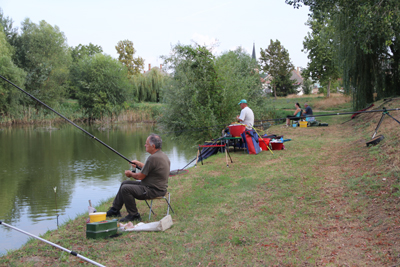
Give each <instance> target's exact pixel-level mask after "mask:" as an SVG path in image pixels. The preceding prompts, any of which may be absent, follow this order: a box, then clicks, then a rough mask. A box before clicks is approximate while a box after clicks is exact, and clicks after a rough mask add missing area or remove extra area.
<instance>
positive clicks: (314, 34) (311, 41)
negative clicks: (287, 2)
mask: <svg viewBox="0 0 400 267" xmlns="http://www.w3.org/2000/svg"><path fill="white" fill-rule="evenodd" d="M306 25H308V26H310V28H311V33H310V32H308V34H307V36H306V37H305V39H304V41H303V47H304V49H303V51H306V52H308V55H307V57H308V59H310V61H309V62H308V63H307V68H306V69H305V70H304V71H303V76H304V78H308V77H311V78H312V79H313V80H319V81H320V83H321V84H322V85H327V89H326V91H327V92H326V93H327V97H329V96H330V88H331V83H332V82H335V81H336V80H337V79H338V78H339V77H340V71H339V66H338V63H337V60H336V54H337V51H336V44H335V43H334V40H333V37H334V28H333V26H332V20H331V19H330V17H329V15H328V14H326V15H325V16H319V17H316V18H312V19H309V20H308V21H307V23H306Z"/></svg>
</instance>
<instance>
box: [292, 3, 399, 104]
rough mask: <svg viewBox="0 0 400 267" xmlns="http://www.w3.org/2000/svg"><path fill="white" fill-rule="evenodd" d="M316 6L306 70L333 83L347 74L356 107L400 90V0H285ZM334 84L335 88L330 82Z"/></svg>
mask: <svg viewBox="0 0 400 267" xmlns="http://www.w3.org/2000/svg"><path fill="white" fill-rule="evenodd" d="M285 2H286V3H287V4H289V5H293V6H294V7H295V8H300V7H301V6H303V5H305V6H308V7H309V8H310V12H311V13H310V15H309V16H310V17H309V20H308V22H307V24H308V25H309V26H310V28H311V32H310V33H309V34H308V36H307V37H306V38H305V40H304V42H303V45H304V50H305V51H307V52H309V54H308V58H309V59H310V62H309V64H308V66H307V70H306V71H305V74H306V75H307V76H309V77H312V78H314V79H318V80H320V81H323V82H325V83H327V84H330V83H331V82H332V81H334V80H336V79H337V78H338V77H342V78H343V84H344V89H345V92H346V93H349V94H351V95H352V96H353V101H354V103H353V104H354V105H353V106H354V108H355V109H361V108H364V107H365V106H366V105H367V104H369V103H371V102H373V101H374V96H377V99H382V98H385V97H390V96H394V95H399V94H400V1H398V0H285ZM328 88H329V87H328Z"/></svg>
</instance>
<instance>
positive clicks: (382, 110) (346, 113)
mask: <svg viewBox="0 0 400 267" xmlns="http://www.w3.org/2000/svg"><path fill="white" fill-rule="evenodd" d="M399 110H400V108H392V109H385V108H384V109H378V110H366V111H354V112H342V113H329V114H320V115H309V117H324V116H335V115H349V114H359V113H372V112H386V111H399ZM300 118H306V116H300ZM286 119H287V118H277V119H267V120H259V121H257V122H263V121H276V120H286Z"/></svg>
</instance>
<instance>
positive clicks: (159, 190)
mask: <svg viewBox="0 0 400 267" xmlns="http://www.w3.org/2000/svg"><path fill="white" fill-rule="evenodd" d="M161 145H162V140H161V138H160V136H159V135H156V134H151V135H150V136H149V137H147V140H146V144H145V147H146V151H147V152H148V153H150V157H148V158H147V160H146V163H142V162H140V161H137V160H133V161H132V163H133V164H132V167H134V168H136V166H137V167H139V168H141V169H142V172H139V173H134V172H132V171H125V175H126V177H132V178H133V179H135V180H136V181H132V180H126V181H124V182H122V183H121V186H120V188H119V190H118V193H117V195H116V197H115V199H114V202H113V206H112V207H111V208H110V209H109V210H108V211H107V216H109V217H110V216H118V217H120V216H121V213H120V210H121V208H122V206H123V205H124V204H125V208H126V210H127V211H128V215H127V216H126V217H125V218H122V219H121V220H120V222H128V221H134V220H138V221H141V220H142V219H141V217H140V214H139V212H138V210H137V208H136V202H135V199H139V200H145V199H152V198H156V197H159V196H164V195H165V194H166V193H167V187H168V177H169V170H170V165H171V163H170V161H169V159H168V157H167V155H165V154H164V152H162V151H161Z"/></svg>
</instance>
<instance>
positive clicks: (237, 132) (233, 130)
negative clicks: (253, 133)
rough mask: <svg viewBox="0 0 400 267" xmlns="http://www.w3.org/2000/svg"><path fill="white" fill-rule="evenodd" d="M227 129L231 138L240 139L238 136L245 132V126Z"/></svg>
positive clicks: (235, 125) (234, 126) (232, 126)
mask: <svg viewBox="0 0 400 267" xmlns="http://www.w3.org/2000/svg"><path fill="white" fill-rule="evenodd" d="M228 128H229V132H230V133H231V135H232V137H240V135H241V134H242V133H243V132H244V131H245V130H246V126H244V125H240V124H233V125H229V126H228Z"/></svg>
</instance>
